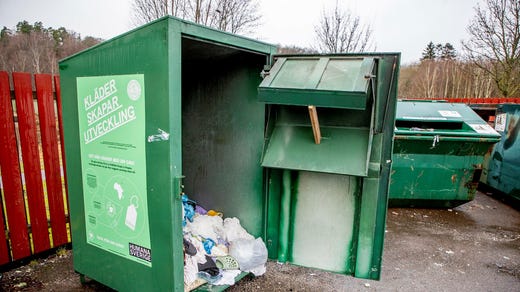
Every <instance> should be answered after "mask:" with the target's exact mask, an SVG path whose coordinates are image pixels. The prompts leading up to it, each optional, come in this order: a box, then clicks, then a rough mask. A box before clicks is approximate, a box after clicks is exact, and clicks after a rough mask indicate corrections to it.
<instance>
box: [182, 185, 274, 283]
mask: <svg viewBox="0 0 520 292" xmlns="http://www.w3.org/2000/svg"><path fill="white" fill-rule="evenodd" d="M182 204H183V212H182V216H183V221H182V224H183V235H184V284H185V287H187V289H186V290H191V289H194V288H196V287H198V286H200V285H202V284H205V283H209V284H211V285H233V284H235V278H236V277H237V276H238V275H239V274H241V272H247V273H253V274H254V275H255V276H261V275H263V274H264V273H265V271H266V262H267V248H266V246H265V244H264V242H263V240H262V238H256V239H255V237H254V236H253V235H251V234H249V233H248V232H247V231H246V230H245V229H244V228H243V227H242V226H241V225H240V220H239V219H238V218H235V217H233V218H225V219H224V218H223V214H222V213H220V212H217V211H214V210H205V209H204V208H203V207H202V206H200V205H198V204H197V203H196V202H194V201H192V200H190V199H189V198H188V196H187V195H186V194H183V195H182Z"/></svg>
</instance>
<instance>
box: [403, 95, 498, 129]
mask: <svg viewBox="0 0 520 292" xmlns="http://www.w3.org/2000/svg"><path fill="white" fill-rule="evenodd" d="M395 126H396V128H395V134H396V138H399V135H408V136H412V135H415V136H417V135H419V136H437V135H438V136H459V137H489V138H499V137H500V135H499V134H498V133H497V132H496V131H495V130H494V129H493V128H492V127H491V126H490V125H488V124H487V123H486V122H485V121H484V120H483V119H482V118H480V116H478V115H477V114H476V113H475V112H474V111H473V110H472V109H471V108H470V107H469V106H467V105H465V104H460V103H445V102H440V103H439V102H415V101H398V102H397V112H396V121H395Z"/></svg>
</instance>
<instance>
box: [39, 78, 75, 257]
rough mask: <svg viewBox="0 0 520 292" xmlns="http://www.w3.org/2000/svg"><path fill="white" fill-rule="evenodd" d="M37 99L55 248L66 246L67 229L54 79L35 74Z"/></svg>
mask: <svg viewBox="0 0 520 292" xmlns="http://www.w3.org/2000/svg"><path fill="white" fill-rule="evenodd" d="M34 81H35V85H36V96H37V98H38V117H39V119H40V131H41V142H42V149H43V163H44V165H45V181H46V182H47V198H48V200H49V213H50V221H51V229H52V241H53V245H54V247H56V246H60V245H63V244H66V243H67V242H68V239H67V226H66V220H65V207H64V205H63V191H62V189H63V188H62V186H61V175H60V160H59V156H58V155H59V154H58V135H57V134H56V131H57V128H56V126H57V124H56V113H55V111H54V99H53V95H52V76H51V75H49V74H35V75H34Z"/></svg>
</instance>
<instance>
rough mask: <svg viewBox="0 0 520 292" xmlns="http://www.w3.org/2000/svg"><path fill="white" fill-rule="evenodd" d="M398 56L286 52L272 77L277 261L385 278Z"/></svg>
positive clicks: (271, 194)
mask: <svg viewBox="0 0 520 292" xmlns="http://www.w3.org/2000/svg"><path fill="white" fill-rule="evenodd" d="M399 58H400V55H399V54H394V53H388V54H377V53H375V54H340V55H316V56H299V55H280V56H275V60H274V62H273V66H272V68H271V69H270V70H268V72H264V75H266V77H265V79H264V80H263V81H262V83H261V84H260V86H259V89H258V90H259V94H258V96H259V99H260V101H263V102H265V103H266V104H268V110H267V117H266V118H267V121H266V127H267V129H266V136H265V146H264V151H263V155H262V166H263V167H264V168H265V172H266V178H267V179H266V189H267V190H266V191H267V194H266V195H267V198H266V201H267V206H266V207H267V208H266V215H267V222H266V228H267V230H266V243H267V247H268V252H269V257H270V258H273V259H277V260H278V261H279V262H283V263H284V262H289V263H293V264H296V265H301V266H307V267H314V268H319V269H323V270H328V271H333V272H337V273H343V274H351V275H355V276H356V277H361V278H369V279H379V277H380V273H381V257H382V249H383V239H384V229H385V216H386V208H387V195H388V182H389V172H390V163H391V153H392V151H391V149H392V134H393V131H392V129H393V124H394V116H395V106H396V89H397V77H398V70H399Z"/></svg>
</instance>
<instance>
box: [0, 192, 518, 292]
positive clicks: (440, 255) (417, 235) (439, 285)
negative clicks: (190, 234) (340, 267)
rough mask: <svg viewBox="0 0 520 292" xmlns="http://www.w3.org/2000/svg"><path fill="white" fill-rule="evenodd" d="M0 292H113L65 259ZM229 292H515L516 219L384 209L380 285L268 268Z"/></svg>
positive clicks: (470, 211)
mask: <svg viewBox="0 0 520 292" xmlns="http://www.w3.org/2000/svg"><path fill="white" fill-rule="evenodd" d="M2 289H3V291H111V290H110V289H108V288H106V287H104V286H102V285H100V284H98V283H95V282H89V283H88V284H87V285H85V286H82V285H81V283H80V280H79V276H78V275H77V274H75V273H74V271H73V266H72V254H71V251H62V252H59V253H57V254H55V255H52V256H50V257H48V258H45V259H38V260H33V261H32V262H31V263H29V264H28V265H25V266H21V267H19V268H16V269H12V270H9V271H6V272H4V273H2V278H1V280H0V290H2ZM229 291H520V212H519V211H517V210H515V209H513V208H511V207H509V206H508V205H505V204H504V203H502V202H501V201H499V200H496V199H494V198H492V197H489V196H487V195H484V194H482V193H478V194H477V196H476V198H475V200H474V201H472V202H469V203H467V204H464V205H462V206H459V207H457V208H454V209H406V208H390V209H389V210H388V216H387V232H386V238H385V249H384V257H383V270H382V278H381V280H380V281H372V280H364V279H356V278H353V277H351V276H345V275H338V274H333V273H328V272H324V271H319V270H315V269H309V268H303V267H297V266H293V265H281V264H278V263H276V262H272V261H270V262H268V265H267V273H266V274H265V275H264V276H261V277H257V278H245V279H243V280H242V281H240V282H239V283H237V284H236V285H235V286H233V287H232V288H230V289H229Z"/></svg>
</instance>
